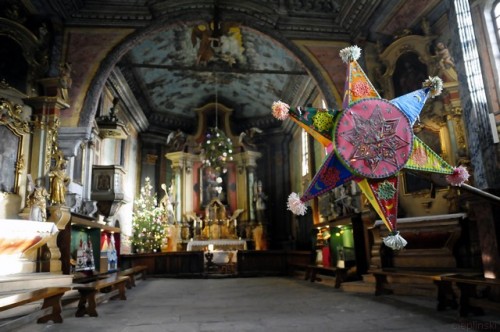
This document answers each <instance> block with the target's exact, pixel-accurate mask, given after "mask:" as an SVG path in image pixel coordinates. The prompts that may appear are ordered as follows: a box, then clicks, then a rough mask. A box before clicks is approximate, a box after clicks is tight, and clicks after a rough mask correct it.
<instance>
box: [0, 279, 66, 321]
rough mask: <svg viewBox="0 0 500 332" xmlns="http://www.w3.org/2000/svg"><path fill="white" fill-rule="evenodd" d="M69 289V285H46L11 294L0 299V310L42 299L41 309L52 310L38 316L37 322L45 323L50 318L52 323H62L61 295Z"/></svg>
mask: <svg viewBox="0 0 500 332" xmlns="http://www.w3.org/2000/svg"><path fill="white" fill-rule="evenodd" d="M70 289H71V288H69V287H46V288H40V289H36V290H32V291H27V292H23V293H19V294H13V295H10V296H7V297H4V298H1V299H0V311H5V310H8V309H13V308H16V307H19V306H22V305H24V304H28V303H31V302H36V301H40V300H43V304H42V308H41V309H42V310H44V309H46V308H52V311H51V312H50V313H48V314H44V315H43V316H41V317H40V318H38V320H37V323H46V322H48V321H50V320H51V321H53V322H54V323H62V321H63V319H62V317H61V310H62V308H61V297H62V296H63V295H64V293H65V292H67V291H69V290H70Z"/></svg>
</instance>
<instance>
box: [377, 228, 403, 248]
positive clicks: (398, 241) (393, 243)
mask: <svg viewBox="0 0 500 332" xmlns="http://www.w3.org/2000/svg"><path fill="white" fill-rule="evenodd" d="M383 241H384V244H385V245H386V246H388V247H389V248H391V249H392V250H401V249H403V248H404V247H405V246H406V244H408V242H407V241H406V240H405V239H403V237H402V236H401V235H399V232H397V231H396V232H391V234H389V236H386V237H384V238H383Z"/></svg>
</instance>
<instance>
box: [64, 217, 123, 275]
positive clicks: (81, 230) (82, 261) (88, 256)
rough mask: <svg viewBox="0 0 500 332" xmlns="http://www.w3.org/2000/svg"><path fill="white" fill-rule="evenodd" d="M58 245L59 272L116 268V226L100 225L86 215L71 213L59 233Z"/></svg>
mask: <svg viewBox="0 0 500 332" xmlns="http://www.w3.org/2000/svg"><path fill="white" fill-rule="evenodd" d="M58 246H59V249H60V250H61V262H62V272H63V274H72V273H73V272H81V273H84V274H88V275H94V274H99V273H108V272H112V271H114V270H117V269H118V263H119V262H118V253H119V252H120V229H119V228H117V227H111V226H108V225H106V224H100V223H98V222H97V221H95V219H93V218H91V217H88V216H83V215H78V214H72V215H71V220H70V222H69V223H68V225H67V226H66V228H65V229H64V230H63V231H61V232H60V234H59V237H58Z"/></svg>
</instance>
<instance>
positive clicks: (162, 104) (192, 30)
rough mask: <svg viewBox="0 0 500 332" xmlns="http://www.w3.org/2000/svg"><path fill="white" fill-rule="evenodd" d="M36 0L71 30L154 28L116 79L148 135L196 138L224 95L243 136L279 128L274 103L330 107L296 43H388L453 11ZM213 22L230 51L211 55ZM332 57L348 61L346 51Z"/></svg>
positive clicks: (282, 0) (309, 3) (408, 5)
mask: <svg viewBox="0 0 500 332" xmlns="http://www.w3.org/2000/svg"><path fill="white" fill-rule="evenodd" d="M27 1H28V0H27ZM29 2H30V3H31V9H33V10H37V11H39V12H40V13H45V14H46V15H50V16H52V17H56V20H60V21H61V22H64V25H65V26H67V27H76V28H82V27H83V28H94V27H96V28H113V29H121V28H124V29H134V30H135V31H136V32H140V31H145V30H148V29H150V28H151V27H155V28H154V29H153V30H154V31H153V33H149V34H147V36H146V35H142V36H141V38H139V40H137V42H134V45H133V47H132V48H130V49H129V50H128V51H127V52H126V54H125V55H124V56H120V59H119V60H118V62H117V63H116V66H115V73H116V72H118V73H119V74H118V75H115V76H114V77H121V79H123V81H124V82H125V84H126V85H127V86H128V87H129V88H130V91H132V94H133V96H134V97H135V99H136V101H137V103H136V104H135V105H140V108H141V109H142V112H143V113H144V115H145V117H146V118H147V119H148V122H149V130H150V131H153V132H156V133H159V132H162V131H165V130H166V131H167V132H169V131H171V130H175V129H179V128H180V129H182V130H184V131H188V132H190V131H191V132H192V131H193V130H194V128H195V127H196V124H195V122H196V121H195V117H196V115H195V112H194V111H193V110H194V109H195V108H199V107H201V106H203V105H204V104H206V103H208V102H213V101H215V99H216V91H217V99H218V101H219V102H221V103H223V104H224V105H225V106H227V107H229V108H232V109H233V110H234V111H233V119H234V120H235V121H234V122H235V124H236V125H237V126H239V129H240V130H243V129H245V128H248V127H251V126H259V127H266V126H267V127H272V126H280V125H281V124H280V122H277V121H274V119H273V118H272V117H271V116H270V105H271V103H272V102H273V101H274V100H278V99H282V100H284V101H287V102H290V103H292V102H296V101H297V100H298V99H300V101H301V102H309V101H310V100H311V99H312V98H314V97H315V96H316V95H318V94H323V95H325V94H326V96H325V97H327V99H328V98H329V101H330V104H331V103H332V101H333V99H334V98H333V97H332V96H333V94H332V92H331V91H329V89H331V87H330V88H329V87H328V86H327V85H326V83H325V82H324V81H321V75H319V74H318V72H311V69H312V70H319V68H312V67H314V66H312V65H311V63H312V62H311V60H310V59H306V58H305V57H304V54H303V53H302V54H300V51H298V50H299V48H298V47H297V46H296V45H294V42H293V41H294V40H295V41H299V40H302V41H304V40H314V41H319V42H321V41H326V42H332V41H340V42H343V43H353V42H354V41H365V42H366V41H371V42H377V41H378V42H380V41H382V43H384V42H390V41H391V40H392V37H393V36H394V35H397V34H398V33H399V32H400V31H401V30H402V29H405V28H408V27H415V26H418V25H419V24H420V22H419V20H420V18H419V17H422V15H423V16H427V17H430V18H431V21H434V22H435V21H436V20H438V19H439V18H440V16H442V13H443V12H445V8H444V9H443V8H441V9H440V10H438V11H436V10H435V8H438V7H446V6H445V5H442V6H441V5H440V3H441V2H440V1H438V0H429V1H413V2H408V1H404V0H398V1H381V0H374V1H366V0H331V1H330V0H328V1H316V0H304V1H296V0H270V1H263V0H242V1H232V0H177V1H167V0H72V1H67V0H52V1H50V2H48V3H47V2H46V1H44V0H31V1H29ZM442 3H444V2H442ZM415 13H419V14H420V16H417V15H415ZM433 16H434V17H433ZM214 21H218V22H220V23H221V25H220V27H221V29H220V34H219V35H218V36H217V37H220V41H221V42H222V46H221V47H214V46H216V45H214V44H212V47H210V48H209V50H208V53H206V51H207V49H206V48H205V46H204V45H205V44H203V40H204V39H203V36H204V35H205V34H204V32H203V31H201V30H202V29H201V28H202V27H203V25H205V27H204V29H205V30H204V31H205V32H206V31H208V30H210V28H209V27H208V26H207V25H206V24H208V23H210V22H214ZM212 27H213V26H212ZM155 29H156V30H155ZM205 36H206V35H205ZM287 43H288V44H287ZM210 52H213V53H210ZM292 53H293V54H292ZM200 55H201V56H202V58H201V59H200V58H199V56H200ZM207 55H208V57H205V56H207ZM324 56H328V57H330V56H331V57H335V59H336V60H335V61H340V59H338V54H331V55H330V54H325V55H324ZM308 61H309V62H308ZM318 78H320V80H318ZM97 81H98V80H97ZM97 93H100V90H99V91H97V90H96V91H95V92H91V93H89V96H88V98H90V99H92V98H93V102H92V103H88V105H93V104H94V103H95V100H96V98H97V97H96V96H95V95H96V94H97ZM92 95H94V97H92ZM85 107H88V106H87V105H84V109H85ZM87 113H89V114H91V113H92V110H89V111H88V112H87ZM273 121H274V122H273Z"/></svg>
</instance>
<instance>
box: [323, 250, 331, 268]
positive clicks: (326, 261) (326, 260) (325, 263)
mask: <svg viewBox="0 0 500 332" xmlns="http://www.w3.org/2000/svg"><path fill="white" fill-rule="evenodd" d="M323 266H330V247H328V246H325V247H323Z"/></svg>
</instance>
